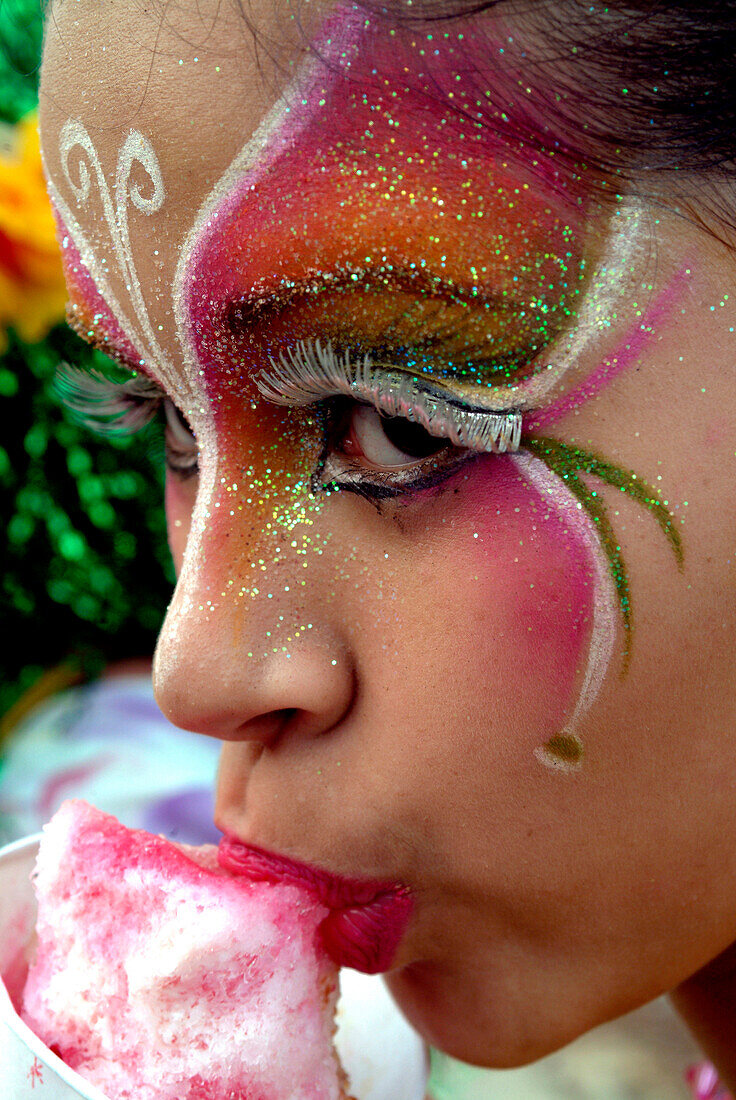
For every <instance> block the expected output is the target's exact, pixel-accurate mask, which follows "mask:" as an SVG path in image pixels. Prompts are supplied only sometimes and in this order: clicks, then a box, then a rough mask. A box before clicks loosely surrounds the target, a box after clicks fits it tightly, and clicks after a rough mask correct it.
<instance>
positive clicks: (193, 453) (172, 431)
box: [163, 397, 199, 480]
mask: <svg viewBox="0 0 736 1100" xmlns="http://www.w3.org/2000/svg"><path fill="white" fill-rule="evenodd" d="M163 410H164V422H165V431H164V439H165V442H166V465H167V467H168V469H169V470H171V472H172V473H173V474H175V475H176V476H177V477H179V478H181V479H182V480H184V479H185V478H188V477H193V476H194V475H195V474H196V473H198V472H199V446H198V444H197V439H196V437H195V435H194V432H193V431H192V429H191V428H190V427H189V424H188V423H187V421H186V419H185V417H184V416H183V415H182V413H181V412H179V410H178V409H177V407H176V405H175V404H174V402H173V401H171V399H170V398H168V397H165V398H164V399H163Z"/></svg>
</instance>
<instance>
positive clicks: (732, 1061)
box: [671, 943, 736, 1096]
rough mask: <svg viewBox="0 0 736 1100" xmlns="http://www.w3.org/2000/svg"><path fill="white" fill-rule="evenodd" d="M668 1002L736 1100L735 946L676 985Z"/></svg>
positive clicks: (735, 944)
mask: <svg viewBox="0 0 736 1100" xmlns="http://www.w3.org/2000/svg"><path fill="white" fill-rule="evenodd" d="M671 998H672V1003H673V1004H674V1006H675V1008H676V1009H677V1011H678V1013H679V1014H680V1016H682V1018H683V1020H684V1021H685V1023H686V1024H687V1026H688V1027H689V1029H690V1031H692V1033H693V1035H694V1036H695V1038H696V1039H697V1041H698V1042H699V1043H700V1045H701V1047H702V1048H703V1051H704V1053H705V1054H706V1056H707V1057H708V1058H709V1059H710V1060H711V1061H712V1062H713V1064H714V1065H715V1067H716V1069H717V1070H718V1072H719V1074H720V1077H721V1080H722V1082H723V1084H724V1085H727V1086H728V1088H729V1089H730V1090H731V1092H732V1093H733V1094H734V1095H735V1096H736V943H734V944H732V945H731V946H730V947H729V948H727V949H726V950H725V951H724V952H723V954H721V955H719V956H718V957H717V958H715V959H713V960H712V961H711V962H709V963H708V965H707V966H704V967H703V969H702V970H698V971H697V972H696V973H695V974H693V976H692V977H691V978H688V979H687V981H685V982H683V983H682V985H679V986H678V987H677V989H675V990H674V991H673V992H672V995H671Z"/></svg>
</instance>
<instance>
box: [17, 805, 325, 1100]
mask: <svg viewBox="0 0 736 1100" xmlns="http://www.w3.org/2000/svg"><path fill="white" fill-rule="evenodd" d="M34 879H35V887H36V893H37V896H38V923H37V933H38V948H37V953H36V958H35V961H34V963H33V965H32V967H31V969H30V971H29V974H28V979H27V982H26V986H25V990H24V994H23V1009H22V1016H23V1019H24V1020H25V1021H26V1023H27V1024H28V1025H29V1026H30V1027H31V1028H32V1029H33V1031H35V1033H36V1034H37V1035H38V1036H39V1038H40V1039H42V1040H43V1042H44V1043H45V1044H46V1045H47V1046H49V1047H51V1048H52V1049H53V1050H55V1051H56V1052H57V1053H58V1054H59V1055H60V1057H61V1058H62V1059H63V1060H64V1061H65V1062H66V1063H67V1065H69V1066H71V1067H72V1069H74V1070H76V1071H77V1072H78V1073H79V1074H80V1075H81V1076H82V1077H84V1078H85V1079H86V1080H87V1081H89V1082H91V1083H93V1084H95V1085H97V1087H98V1088H100V1089H102V1090H103V1091H104V1092H106V1093H107V1095H108V1096H109V1097H110V1100H133V1098H135V1100H345V1093H344V1091H343V1084H344V1074H343V1072H342V1070H341V1068H340V1065H339V1062H338V1059H337V1055H336V1053H335V1050H334V1047H333V1043H332V1039H333V1034H334V1012H335V1004H336V1000H337V970H336V967H335V966H334V964H333V963H332V962H331V960H330V959H329V957H328V956H327V954H326V953H325V951H324V949H323V947H322V946H321V943H320V939H319V936H318V927H319V924H320V922H321V921H322V920H323V918H324V917H325V916H326V915H327V910H326V909H325V908H324V907H323V906H322V905H321V904H320V903H319V901H318V900H316V899H315V898H314V897H313V895H312V894H311V893H309V892H308V891H306V890H303V889H302V888H301V887H299V886H295V885H293V884H289V885H287V884H283V883H266V882H253V881H251V880H249V879H247V878H243V877H241V876H238V875H233V874H232V873H230V872H228V871H226V870H223V869H222V868H221V867H219V866H218V863H217V849H216V848H215V847H214V846H213V845H204V846H203V847H201V848H192V847H189V846H185V845H176V844H173V843H171V842H170V841H168V840H165V839H164V838H163V837H159V836H153V835H151V834H150V833H146V832H144V831H143V830H140V829H126V828H125V827H124V826H123V825H121V824H120V823H119V822H118V821H117V820H116V819H115V818H114V817H111V816H109V815H108V814H104V813H101V812H100V811H99V810H96V809H94V808H93V807H92V806H89V805H87V804H86V803H85V802H80V801H69V802H65V803H64V804H63V805H62V807H61V808H60V809H59V811H58V812H57V813H56V814H55V815H54V817H53V818H52V820H51V821H50V822H49V824H48V825H46V826H45V828H44V836H43V839H42V841H41V847H40V851H39V855H38V861H37V864H36V871H35V875H34Z"/></svg>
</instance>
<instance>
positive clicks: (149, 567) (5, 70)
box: [0, 0, 173, 716]
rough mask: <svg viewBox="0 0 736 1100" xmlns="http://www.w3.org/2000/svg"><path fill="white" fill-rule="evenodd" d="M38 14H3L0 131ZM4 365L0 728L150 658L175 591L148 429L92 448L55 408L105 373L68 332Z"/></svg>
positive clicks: (30, 62) (19, 346)
mask: <svg viewBox="0 0 736 1100" xmlns="http://www.w3.org/2000/svg"><path fill="white" fill-rule="evenodd" d="M41 34H42V18H41V12H40V4H39V0H2V3H1V4H0V119H2V120H3V121H4V122H5V123H11V124H12V123H15V122H16V121H17V120H18V119H19V118H21V117H22V116H23V115H24V114H26V113H27V112H28V111H30V110H32V109H33V108H34V107H35V105H36V102H37V95H38V64H39V58H40V52H41ZM9 336H10V342H9V347H8V350H7V352H6V354H5V355H3V356H2V357H0V524H2V527H3V529H4V537H3V538H2V540H0V546H1V547H2V548H1V549H0V585H1V586H2V587H1V589H0V591H1V595H0V609H1V610H0V630H1V636H2V644H1V645H0V716H2V715H3V714H6V713H7V712H8V710H9V708H10V707H12V705H13V704H14V703H15V702H16V701H17V700H18V699H19V698H20V697H21V695H22V694H23V693H24V692H25V691H26V690H27V689H29V688H30V687H31V686H32V685H33V684H34V682H35V681H37V680H38V678H39V677H40V676H41V674H42V673H43V672H44V671H45V670H47V669H49V668H53V667H54V666H56V665H58V664H59V663H61V662H65V661H66V662H70V664H71V665H73V666H74V665H76V666H79V668H80V670H81V673H82V675H85V676H92V675H95V674H96V673H97V672H99V671H100V669H101V668H102V667H104V664H105V663H106V662H107V661H110V660H115V659H118V658H125V657H133V656H141V655H146V654H150V653H151V652H152V650H153V646H154V643H155V639H156V633H157V630H158V627H159V625H160V622H161V619H162V617H163V614H164V611H165V607H166V602H167V600H168V596H169V593H170V591H171V585H172V582H173V570H172V566H171V560H170V557H169V553H168V549H167V546H166V532H165V521H164V515H163V506H162V500H163V492H162V485H163V447H162V442H161V437H160V432H159V430H158V426H157V425H150V426H149V427H147V428H146V429H144V431H143V432H141V433H139V434H138V435H137V436H134V437H132V438H127V439H126V438H115V439H112V440H110V438H109V437H108V438H105V439H102V438H99V439H98V438H97V437H95V436H94V435H92V434H91V433H90V432H89V431H88V430H86V429H85V428H83V427H80V426H79V425H78V424H76V423H75V422H74V419H73V417H72V416H71V415H70V414H68V413H67V412H65V411H64V410H63V409H62V408H60V406H59V404H58V402H57V400H56V398H55V396H54V392H53V379H54V374H55V371H56V368H57V365H58V364H59V363H60V362H75V363H88V364H90V365H95V366H97V367H98V368H102V369H105V366H106V363H107V361H106V360H105V359H104V357H103V356H101V355H100V354H99V353H97V352H93V351H91V350H90V349H89V348H87V347H86V345H85V344H83V343H82V341H81V340H79V339H78V337H76V336H75V335H74V334H73V333H72V332H71V331H70V330H69V329H68V328H67V327H66V325H59V326H57V327H56V328H55V329H54V330H53V331H52V332H51V333H50V334H49V336H48V337H47V339H45V340H44V341H43V342H41V343H39V344H34V345H28V344H24V343H23V342H22V341H21V340H20V339H19V338H18V337H17V335H16V334H14V333H13V332H11V333H10V334H9Z"/></svg>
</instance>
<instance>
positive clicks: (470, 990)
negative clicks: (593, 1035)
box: [385, 963, 602, 1069]
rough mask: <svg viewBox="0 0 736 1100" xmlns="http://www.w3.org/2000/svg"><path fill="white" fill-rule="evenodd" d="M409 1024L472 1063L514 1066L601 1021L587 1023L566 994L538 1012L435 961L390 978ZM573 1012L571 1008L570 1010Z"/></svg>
mask: <svg viewBox="0 0 736 1100" xmlns="http://www.w3.org/2000/svg"><path fill="white" fill-rule="evenodd" d="M385 977H386V984H387V985H388V988H389V990H390V992H391V995H392V996H393V998H394V1000H395V1001H396V1003H397V1004H398V1006H399V1008H400V1009H401V1011H402V1013H403V1014H404V1016H406V1018H407V1020H408V1021H409V1023H410V1024H411V1025H412V1027H413V1028H415V1030H416V1031H418V1032H419V1034H420V1035H421V1036H422V1038H423V1039H424V1040H425V1042H427V1043H428V1044H429V1045H430V1046H432V1047H434V1048H436V1049H437V1050H441V1051H442V1052H443V1053H445V1054H448V1055H449V1056H450V1057H451V1058H456V1059H458V1060H459V1061H461V1062H466V1063H468V1064H469V1065H475V1066H483V1067H485V1068H487V1069H515V1068H518V1067H519V1066H525V1065H528V1064H529V1063H530V1062H536V1061H537V1060H538V1059H539V1058H544V1057H545V1056H546V1055H548V1054H552V1053H554V1051H556V1050H559V1049H560V1047H563V1046H566V1045H567V1044H568V1043H571V1042H572V1041H573V1040H574V1039H577V1038H578V1037H579V1036H580V1035H582V1034H583V1033H584V1032H585V1031H588V1030H590V1028H592V1027H595V1026H597V1024H599V1023H601V1022H602V1021H601V1020H595V1021H590V1022H589V1023H587V1025H586V1024H583V1023H582V1022H581V1021H579V1020H578V1021H574V1020H573V1019H572V1018H571V1017H570V1016H569V1015H568V1013H567V1012H566V1010H565V1006H564V998H563V997H562V996H560V997H559V998H558V997H554V998H550V1000H549V1001H548V1002H547V1003H546V1004H545V1005H544V1006H543V1008H542V1010H541V1011H540V1009H539V1007H538V1006H537V1005H536V1004H535V1003H533V1002H532V999H531V998H529V999H528V1000H527V999H526V998H524V996H523V993H522V992H521V991H519V994H518V996H517V997H516V998H510V997H509V995H508V993H507V992H505V993H503V994H498V995H496V996H494V994H493V991H492V989H491V988H490V985H489V988H488V989H487V991H485V990H482V989H478V987H477V984H475V983H473V986H474V987H471V985H470V983H465V988H463V982H462V979H461V978H459V977H458V975H457V974H454V975H453V974H450V973H443V968H442V967H440V966H438V965H437V964H434V963H412V964H409V965H408V966H405V967H403V968H401V969H400V970H396V971H393V972H391V973H389V974H387V975H386V976H385ZM568 1011H569V1010H568Z"/></svg>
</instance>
